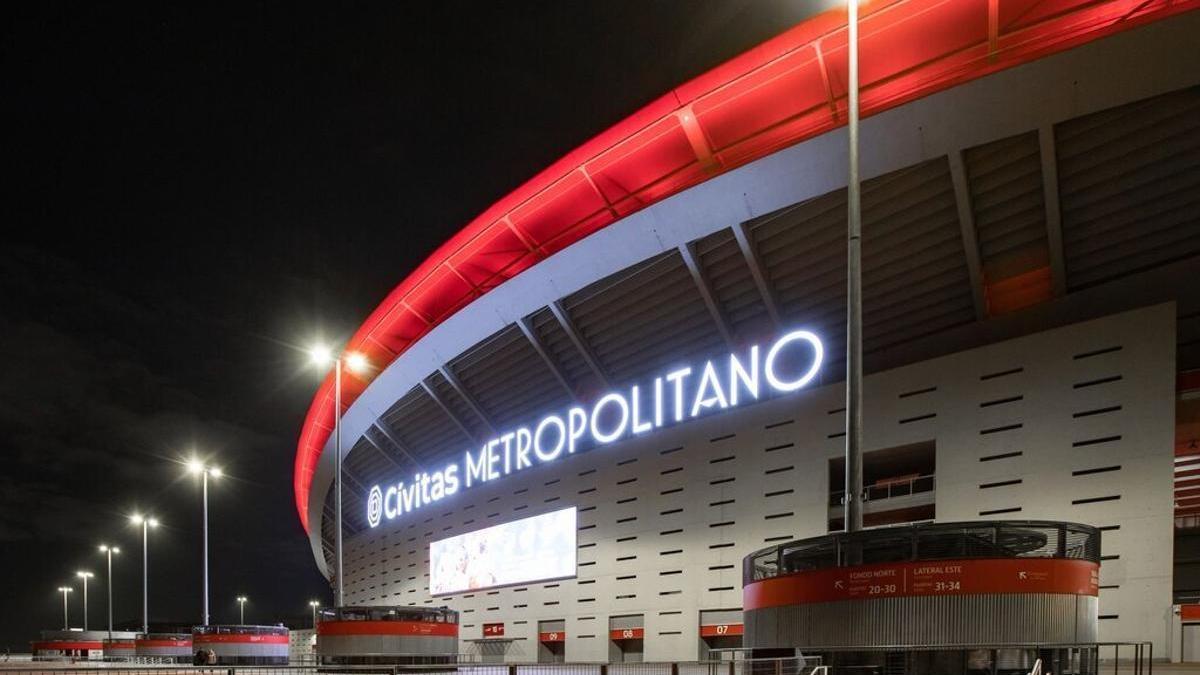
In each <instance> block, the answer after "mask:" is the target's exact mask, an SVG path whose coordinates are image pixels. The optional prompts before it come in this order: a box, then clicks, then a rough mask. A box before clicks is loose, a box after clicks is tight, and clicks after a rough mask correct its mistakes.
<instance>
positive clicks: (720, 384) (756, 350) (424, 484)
mask: <svg viewBox="0 0 1200 675" xmlns="http://www.w3.org/2000/svg"><path fill="white" fill-rule="evenodd" d="M824 354H825V350H824V346H823V345H822V343H821V339H820V338H818V337H817V336H816V334H814V333H812V332H810V331H807V330H793V331H791V332H788V333H785V334H783V335H781V336H780V337H778V338H777V339H776V340H775V341H774V342H772V343H771V344H770V345H769V346H768V347H767V348H766V349H762V348H760V347H759V345H754V346H752V347H750V348H749V349H748V350H746V351H744V352H742V353H733V354H730V355H729V356H728V357H727V358H726V359H716V360H710V361H706V362H704V364H703V365H700V366H697V367H695V368H693V367H692V366H685V367H682V368H677V369H675V370H672V371H670V372H667V373H664V374H662V375H659V376H657V377H655V378H654V379H653V380H652V381H651V382H649V383H642V384H634V385H632V386H630V387H629V388H628V389H623V390H617V391H611V392H608V393H606V394H604V395H603V396H601V397H600V398H599V399H597V400H596V402H595V403H593V404H591V405H590V406H573V407H571V408H568V409H567V410H565V411H560V412H555V413H551V414H549V415H546V416H544V417H542V418H541V419H540V420H539V421H538V422H537V423H536V424H529V425H524V426H519V427H517V428H515V429H510V430H508V431H505V432H504V433H503V434H500V435H499V436H496V437H495V438H492V439H489V440H488V441H487V442H485V443H484V444H483V445H482V446H480V447H479V448H476V449H471V450H467V451H466V452H464V453H463V457H462V459H461V460H460V461H457V462H452V463H450V464H448V465H446V466H445V467H443V468H442V469H440V470H437V471H433V472H421V473H418V474H416V475H414V476H412V477H411V479H410V478H405V479H403V480H400V481H397V482H395V483H390V484H384V485H375V486H373V487H372V488H371V489H370V490H369V491H368V494H367V524H368V525H370V526H371V527H377V526H378V525H379V524H380V523H381V522H383V521H384V520H394V519H396V518H398V517H400V516H402V515H404V514H406V513H410V512H412V511H415V510H417V509H419V508H421V507H423V506H427V505H429V504H434V503H437V502H439V501H441V500H443V499H445V498H446V497H450V496H452V495H454V494H457V493H458V492H459V491H460V490H463V489H467V488H471V487H474V486H475V485H479V484H481V483H489V482H492V481H496V480H500V479H502V478H504V477H505V476H509V475H511V474H514V473H517V472H520V471H524V470H526V469H529V468H532V467H534V466H537V465H540V464H545V463H547V462H553V461H556V460H558V459H560V458H562V457H563V456H564V455H572V454H575V452H576V450H577V449H579V448H581V447H582V446H583V444H584V443H586V442H587V441H588V440H590V441H591V442H593V443H594V444H595V445H597V446H601V445H608V444H610V443H615V442H617V441H620V440H622V439H624V438H628V437H630V436H640V435H643V434H647V433H650V432H652V431H654V430H656V429H660V428H662V427H665V426H671V425H674V424H677V423H680V422H684V421H686V420H689V419H693V418H696V417H700V416H703V415H705V414H708V413H712V412H715V411H718V410H727V409H729V408H736V407H738V406H739V405H742V404H744V403H747V402H753V401H756V400H758V399H759V398H760V397H761V396H763V395H764V394H765V393H767V390H769V391H774V392H778V393H788V392H793V391H796V390H799V389H802V388H804V387H805V386H807V385H808V384H809V383H811V382H812V381H813V379H814V378H815V377H816V376H817V373H818V372H819V371H820V369H821V363H822V361H823V360H824ZM784 361H789V363H793V362H798V363H801V364H803V365H802V367H800V368H787V369H786V370H789V371H795V372H780V371H782V370H785V368H782V367H781V365H782V362H784ZM643 384H644V385H646V386H643Z"/></svg>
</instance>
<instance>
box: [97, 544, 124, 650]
mask: <svg viewBox="0 0 1200 675" xmlns="http://www.w3.org/2000/svg"><path fill="white" fill-rule="evenodd" d="M100 552H101V553H103V554H104V555H105V556H106V557H107V558H108V580H107V581H108V641H109V642H112V600H113V598H112V557H113V554H114V553H120V552H121V549H119V548H117V547H116V546H109V545H107V544H100Z"/></svg>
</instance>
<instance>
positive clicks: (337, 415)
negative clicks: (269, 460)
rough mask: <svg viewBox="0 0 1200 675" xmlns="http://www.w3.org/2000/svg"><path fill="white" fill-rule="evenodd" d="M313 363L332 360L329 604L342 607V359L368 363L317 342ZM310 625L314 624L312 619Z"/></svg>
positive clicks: (354, 366) (356, 366)
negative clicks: (332, 523) (331, 577)
mask: <svg viewBox="0 0 1200 675" xmlns="http://www.w3.org/2000/svg"><path fill="white" fill-rule="evenodd" d="M309 356H310V358H311V359H312V362H313V364H315V365H317V366H320V367H328V365H329V363H330V362H331V361H332V362H333V474H334V481H333V484H334V487H333V501H334V505H333V509H334V511H333V514H334V520H335V522H336V527H335V528H334V529H335V531H336V534H335V535H334V540H333V549H334V556H333V557H334V577H335V578H336V579H337V583H336V584H335V585H334V597H333V604H334V606H335V607H341V606H342V362H343V361H345V362H346V367H347V368H349V369H350V372H352V373H363V372H366V370H367V368H368V367H369V366H370V363H368V362H367V357H366V356H364V355H362V354H360V353H358V352H347V353H344V354H342V355H341V356H340V357H335V356H334V355H333V352H332V350H330V349H329V348H328V347H325V346H322V345H318V346H316V347H313V348H312V349H311V350H309ZM313 626H314V627H315V626H316V621H315V619H314V622H313Z"/></svg>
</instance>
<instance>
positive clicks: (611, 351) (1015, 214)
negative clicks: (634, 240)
mask: <svg viewBox="0 0 1200 675" xmlns="http://www.w3.org/2000/svg"><path fill="white" fill-rule="evenodd" d="M1049 133H1050V135H1052V138H1048V139H1045V140H1043V139H1041V138H1040V135H1041V134H1039V133H1038V132H1029V133H1022V134H1018V135H1016V136H1013V137H1011V138H1005V139H1000V140H997V141H994V142H990V143H987V144H984V145H981V146H978V147H974V148H970V149H967V150H966V151H964V152H963V153H962V154H961V160H960V159H959V158H957V157H955V158H952V157H939V158H936V159H933V160H930V161H927V162H924V163H921V164H917V165H915V166H911V167H907V168H904V169H901V170H898V171H894V172H892V173H889V174H886V175H883V176H880V177H878V178H875V179H872V180H870V181H867V182H866V183H865V184H864V189H863V216H864V223H863V232H864V241H863V286H864V297H863V304H864V317H863V321H864V351H865V353H866V356H867V369H868V371H870V370H873V369H877V368H878V367H879V365H880V364H882V363H884V361H885V360H886V359H885V357H886V356H887V354H888V352H889V351H891V350H893V349H896V348H899V347H903V346H905V345H911V344H913V343H915V342H919V341H923V339H925V338H928V337H929V336H931V335H936V334H939V333H944V332H946V331H948V330H951V329H954V328H956V327H959V326H963V325H966V324H970V323H973V322H976V321H979V320H983V319H987V318H989V317H995V316H999V315H1003V314H1008V313H1012V312H1017V311H1020V310H1022V309H1025V308H1027V307H1030V306H1033V305H1037V304H1039V303H1042V302H1045V301H1048V300H1051V299H1053V298H1054V297H1056V296H1058V295H1062V294H1065V293H1072V292H1076V291H1081V290H1083V289H1085V288H1087V287H1089V286H1093V285H1097V284H1105V283H1110V282H1119V281H1121V280H1123V279H1130V280H1134V279H1137V278H1138V277H1137V275H1139V274H1141V273H1143V272H1145V271H1146V270H1149V269H1153V268H1158V267H1163V266H1166V265H1169V264H1173V263H1178V262H1179V261H1194V262H1193V263H1192V264H1194V265H1197V266H1200V87H1193V88H1189V89H1185V90H1182V91H1177V92H1173V93H1169V94H1165V95H1161V96H1158V97H1155V98H1153V99H1149V100H1145V101H1139V102H1136V103H1133V104H1129V105H1126V106H1122V107H1120V108H1116V109H1113V110H1107V111H1103V112H1100V113H1096V114H1093V115H1088V116H1085V117H1081V118H1077V119H1073V120H1069V121H1067V122H1064V123H1062V124H1059V125H1057V126H1055V127H1054V128H1053V130H1052V131H1050V132H1049ZM1085 139H1086V140H1085ZM1054 158H1056V160H1055V159H1054ZM1050 171H1056V172H1057V175H1058V181H1057V183H1048V182H1046V181H1045V180H1043V178H1044V176H1045V175H1046V173H1047V172H1050ZM1055 201H1057V202H1058V203H1059V204H1060V209H1059V210H1058V211H1057V212H1054V211H1050V210H1048V209H1047V207H1046V204H1048V203H1053V202H1055ZM844 214H845V190H844V189H842V190H837V191H835V192H831V193H829V194H825V195H822V196H819V197H816V198H813V199H810V200H807V201H805V202H802V203H799V204H795V205H793V206H789V207H787V208H784V209H781V210H779V211H777V212H775V213H772V214H770V215H768V216H765V217H762V218H759V219H757V220H754V221H750V222H747V223H743V224H740V225H737V226H735V227H733V228H729V229H725V230H720V231H718V232H715V233H713V234H711V235H708V236H706V237H703V238H701V239H698V240H696V241H693V242H691V243H690V244H688V245H687V246H684V247H681V248H679V249H677V250H674V251H671V252H669V253H665V254H662V255H659V256H656V257H653V258H651V259H649V260H646V261H644V262H642V263H640V264H638V265H635V266H633V267H630V268H628V269H625V270H623V271H622V272H620V273H618V274H615V275H612V276H610V277H607V278H604V279H601V280H599V281H597V282H595V283H593V284H592V285H590V286H588V287H586V288H583V289H582V290H580V291H578V292H576V293H573V294H571V295H568V296H566V297H563V298H561V299H560V300H559V301H558V302H557V303H555V305H554V306H548V307H544V308H542V309H540V310H538V311H536V312H534V313H532V314H530V315H528V316H526V317H524V318H523V319H522V321H520V322H518V323H516V324H513V325H510V326H507V327H506V328H504V329H503V330H501V331H499V332H498V333H496V334H494V335H493V336H491V337H490V338H488V339H487V340H484V341H482V342H480V343H479V344H477V345H476V346H475V347H474V348H472V349H471V350H469V351H467V352H465V353H463V354H461V355H459V356H458V357H456V358H455V359H453V360H451V361H450V362H449V363H448V364H447V365H446V366H445V367H444V368H443V369H442V370H440V371H437V372H434V373H431V374H430V375H429V376H428V377H426V378H425V380H424V382H423V383H422V385H421V386H417V387H415V388H414V389H412V390H411V391H409V392H408V393H407V394H406V395H405V396H403V397H401V398H400V399H399V400H397V401H396V402H395V404H394V405H393V406H392V407H391V408H390V409H389V410H388V411H387V412H386V413H384V414H383V415H381V416H380V418H379V420H378V423H377V424H376V426H375V427H374V428H372V430H371V431H370V432H369V433H368V435H367V437H366V438H364V439H362V440H360V441H359V442H358V444H357V445H356V446H355V447H354V449H353V451H352V452H351V453H350V454H349V457H348V459H347V461H346V463H345V468H346V475H347V476H348V477H349V478H348V480H349V481H350V482H351V484H352V485H354V484H356V483H357V484H358V485H359V486H360V487H359V488H358V489H353V490H348V491H346V493H345V494H346V495H348V496H349V499H348V500H347V502H346V504H345V512H344V520H345V523H346V526H347V530H348V531H349V532H350V533H354V532H357V531H359V530H361V529H363V528H364V527H365V523H364V514H365V509H364V508H363V505H362V504H361V503H360V502H359V501H356V500H360V499H361V496H360V495H361V494H365V493H366V490H365V489H363V488H362V487H361V486H366V485H371V484H374V483H378V482H382V481H386V480H394V479H395V478H396V477H397V476H403V475H404V474H405V473H407V472H415V471H416V470H418V467H419V466H422V465H423V466H431V465H432V466H436V465H437V463H438V462H439V461H441V460H443V459H445V458H447V457H448V456H449V455H451V454H457V453H461V452H462V451H463V450H464V449H465V448H470V447H475V446H476V445H477V444H478V443H479V442H480V441H481V440H482V439H485V438H487V437H489V436H490V435H491V434H492V432H493V430H495V429H505V428H509V427H511V426H513V425H514V424H515V423H522V422H526V421H528V420H529V419H530V417H531V416H532V415H534V414H535V413H538V412H539V411H545V410H552V409H557V408H561V407H563V406H565V405H566V404H568V403H569V402H570V401H571V400H573V399H579V400H588V399H589V398H592V397H593V395H594V394H595V393H597V392H599V391H601V390H602V389H603V388H605V387H606V384H605V383H609V384H620V383H622V382H625V381H629V380H636V379H637V378H638V377H641V376H644V374H645V373H651V372H657V371H658V370H660V369H662V368H664V367H666V366H668V365H671V364H673V363H679V362H697V361H700V360H702V359H704V358H706V357H709V356H714V355H717V354H720V353H723V352H728V351H729V350H730V349H737V348H739V347H741V346H744V345H747V344H750V343H753V342H755V341H757V340H759V339H761V338H765V337H767V336H769V335H771V334H773V333H775V331H777V330H778V328H779V327H780V326H788V327H790V326H797V325H802V326H807V327H812V328H814V329H816V330H817V331H818V332H819V333H820V334H821V335H822V336H823V337H824V339H825V340H826V341H827V344H828V345H829V348H828V350H827V353H828V354H829V359H830V360H829V362H828V365H827V367H825V368H824V369H823V373H824V377H826V378H827V379H826V382H828V381H831V380H840V379H841V378H842V372H843V371H844V367H843V366H841V365H840V362H841V360H842V358H843V357H842V356H841V355H842V354H843V353H844V349H843V348H842V346H841V345H844V340H845V337H844V335H845V331H844V321H845V274H846V270H845V264H846V263H845V247H846V240H845V226H844V218H845V216H844ZM1055 223H1057V224H1058V225H1057V227H1056V226H1055ZM971 239H973V240H974V241H975V244H974V245H972V244H970V243H968V242H969V241H970V240H971ZM1054 241H1060V242H1062V244H1061V250H1060V251H1056V250H1054V247H1053V246H1052V244H1051V242H1054ZM742 244H744V246H743V245H742ZM1055 261H1062V262H1061V265H1062V266H1061V267H1058V263H1056V262H1055ZM972 267H975V268H976V269H978V270H979V272H978V273H976V274H973V273H972V272H971V268H972ZM1059 278H1061V280H1062V281H1061V284H1062V289H1061V290H1057V291H1056V290H1055V284H1056V282H1055V279H1059ZM759 280H761V282H762V283H761V285H760V284H759V283H758V282H759ZM1180 311H1181V321H1180V323H1179V336H1178V340H1179V353H1178V362H1179V368H1180V369H1186V368H1195V367H1200V339H1198V338H1200V322H1198V321H1197V320H1196V319H1195V317H1194V316H1193V315H1192V314H1189V313H1188V312H1190V311H1191V310H1190V309H1188V308H1186V307H1182V306H1181V308H1180ZM776 317H778V318H776ZM924 341H926V342H929V341H930V340H924ZM932 341H933V342H936V339H934V340H932ZM839 343H840V344H839ZM889 365H894V364H891V363H889ZM331 508H332V505H331V503H330V502H329V501H328V500H327V502H326V509H331ZM329 512H330V513H332V511H329ZM430 516H431V517H434V516H436V514H435V513H432V512H431V513H430ZM323 524H324V527H325V528H327V531H326V532H324V535H325V538H326V540H327V541H331V537H332V527H333V525H332V519H331V518H325V519H323Z"/></svg>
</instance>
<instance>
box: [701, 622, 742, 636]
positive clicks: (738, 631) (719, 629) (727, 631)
mask: <svg viewBox="0 0 1200 675" xmlns="http://www.w3.org/2000/svg"><path fill="white" fill-rule="evenodd" d="M745 632H746V625H745V624H741V623H714V624H712V625H711V626H700V637H726V636H729V635H744V634H745Z"/></svg>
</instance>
